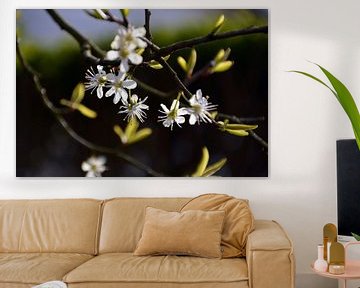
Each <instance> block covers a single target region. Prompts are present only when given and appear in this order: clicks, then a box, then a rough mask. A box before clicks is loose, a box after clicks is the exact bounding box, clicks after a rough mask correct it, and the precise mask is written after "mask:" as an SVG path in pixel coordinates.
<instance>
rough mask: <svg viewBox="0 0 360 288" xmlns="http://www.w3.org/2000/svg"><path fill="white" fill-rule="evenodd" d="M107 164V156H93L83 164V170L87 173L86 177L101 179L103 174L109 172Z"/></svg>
mask: <svg viewBox="0 0 360 288" xmlns="http://www.w3.org/2000/svg"><path fill="white" fill-rule="evenodd" d="M105 163H106V157H105V156H91V157H90V158H88V159H87V160H86V161H84V162H82V164H81V169H82V170H83V171H84V172H87V173H86V177H101V173H103V172H104V171H106V170H107V167H106V166H105Z"/></svg>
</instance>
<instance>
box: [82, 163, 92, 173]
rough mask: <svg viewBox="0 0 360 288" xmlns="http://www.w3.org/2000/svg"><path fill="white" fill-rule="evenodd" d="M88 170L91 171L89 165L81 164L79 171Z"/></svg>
mask: <svg viewBox="0 0 360 288" xmlns="http://www.w3.org/2000/svg"><path fill="white" fill-rule="evenodd" d="M90 169H91V165H90V164H89V163H88V162H86V161H84V162H82V163H81V170H83V171H84V172H86V171H89V170H90Z"/></svg>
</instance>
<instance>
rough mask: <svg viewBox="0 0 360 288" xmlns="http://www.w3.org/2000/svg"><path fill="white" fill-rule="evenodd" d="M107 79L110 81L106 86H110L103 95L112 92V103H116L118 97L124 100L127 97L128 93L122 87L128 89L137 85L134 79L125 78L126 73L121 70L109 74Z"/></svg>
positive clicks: (108, 95)
mask: <svg viewBox="0 0 360 288" xmlns="http://www.w3.org/2000/svg"><path fill="white" fill-rule="evenodd" d="M108 81H109V82H110V83H109V84H107V85H106V86H107V87H111V88H110V89H109V90H108V91H107V92H106V93H105V96H106V97H110V96H111V95H113V94H114V100H113V101H114V104H117V103H118V102H119V101H120V99H123V100H126V99H127V98H128V93H127V91H126V90H125V89H124V88H126V89H129V90H130V89H134V88H136V86H137V84H136V82H135V81H134V80H131V79H126V74H125V73H122V72H118V74H117V75H115V74H112V73H111V74H109V75H108Z"/></svg>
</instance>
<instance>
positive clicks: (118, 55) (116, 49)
mask: <svg viewBox="0 0 360 288" xmlns="http://www.w3.org/2000/svg"><path fill="white" fill-rule="evenodd" d="M145 33H146V30H145V28H144V27H139V28H135V27H133V26H129V27H128V28H125V27H120V28H119V30H118V34H117V35H116V36H115V38H114V40H113V41H112V43H111V49H112V50H110V51H108V52H107V54H106V58H107V59H109V60H115V59H120V61H121V62H120V71H121V72H127V71H129V61H130V63H132V64H134V65H139V64H141V63H142V61H143V58H142V56H141V55H140V54H138V53H137V51H136V49H137V48H145V47H146V46H147V43H146V42H145V41H143V40H142V39H141V37H144V36H145Z"/></svg>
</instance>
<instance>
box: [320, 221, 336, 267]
mask: <svg viewBox="0 0 360 288" xmlns="http://www.w3.org/2000/svg"><path fill="white" fill-rule="evenodd" d="M323 242H324V259H325V260H327V262H328V263H330V262H329V258H330V257H329V255H328V254H329V251H330V246H331V243H333V242H337V228H336V226H335V224H332V223H328V224H326V225H325V226H324V228H323Z"/></svg>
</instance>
